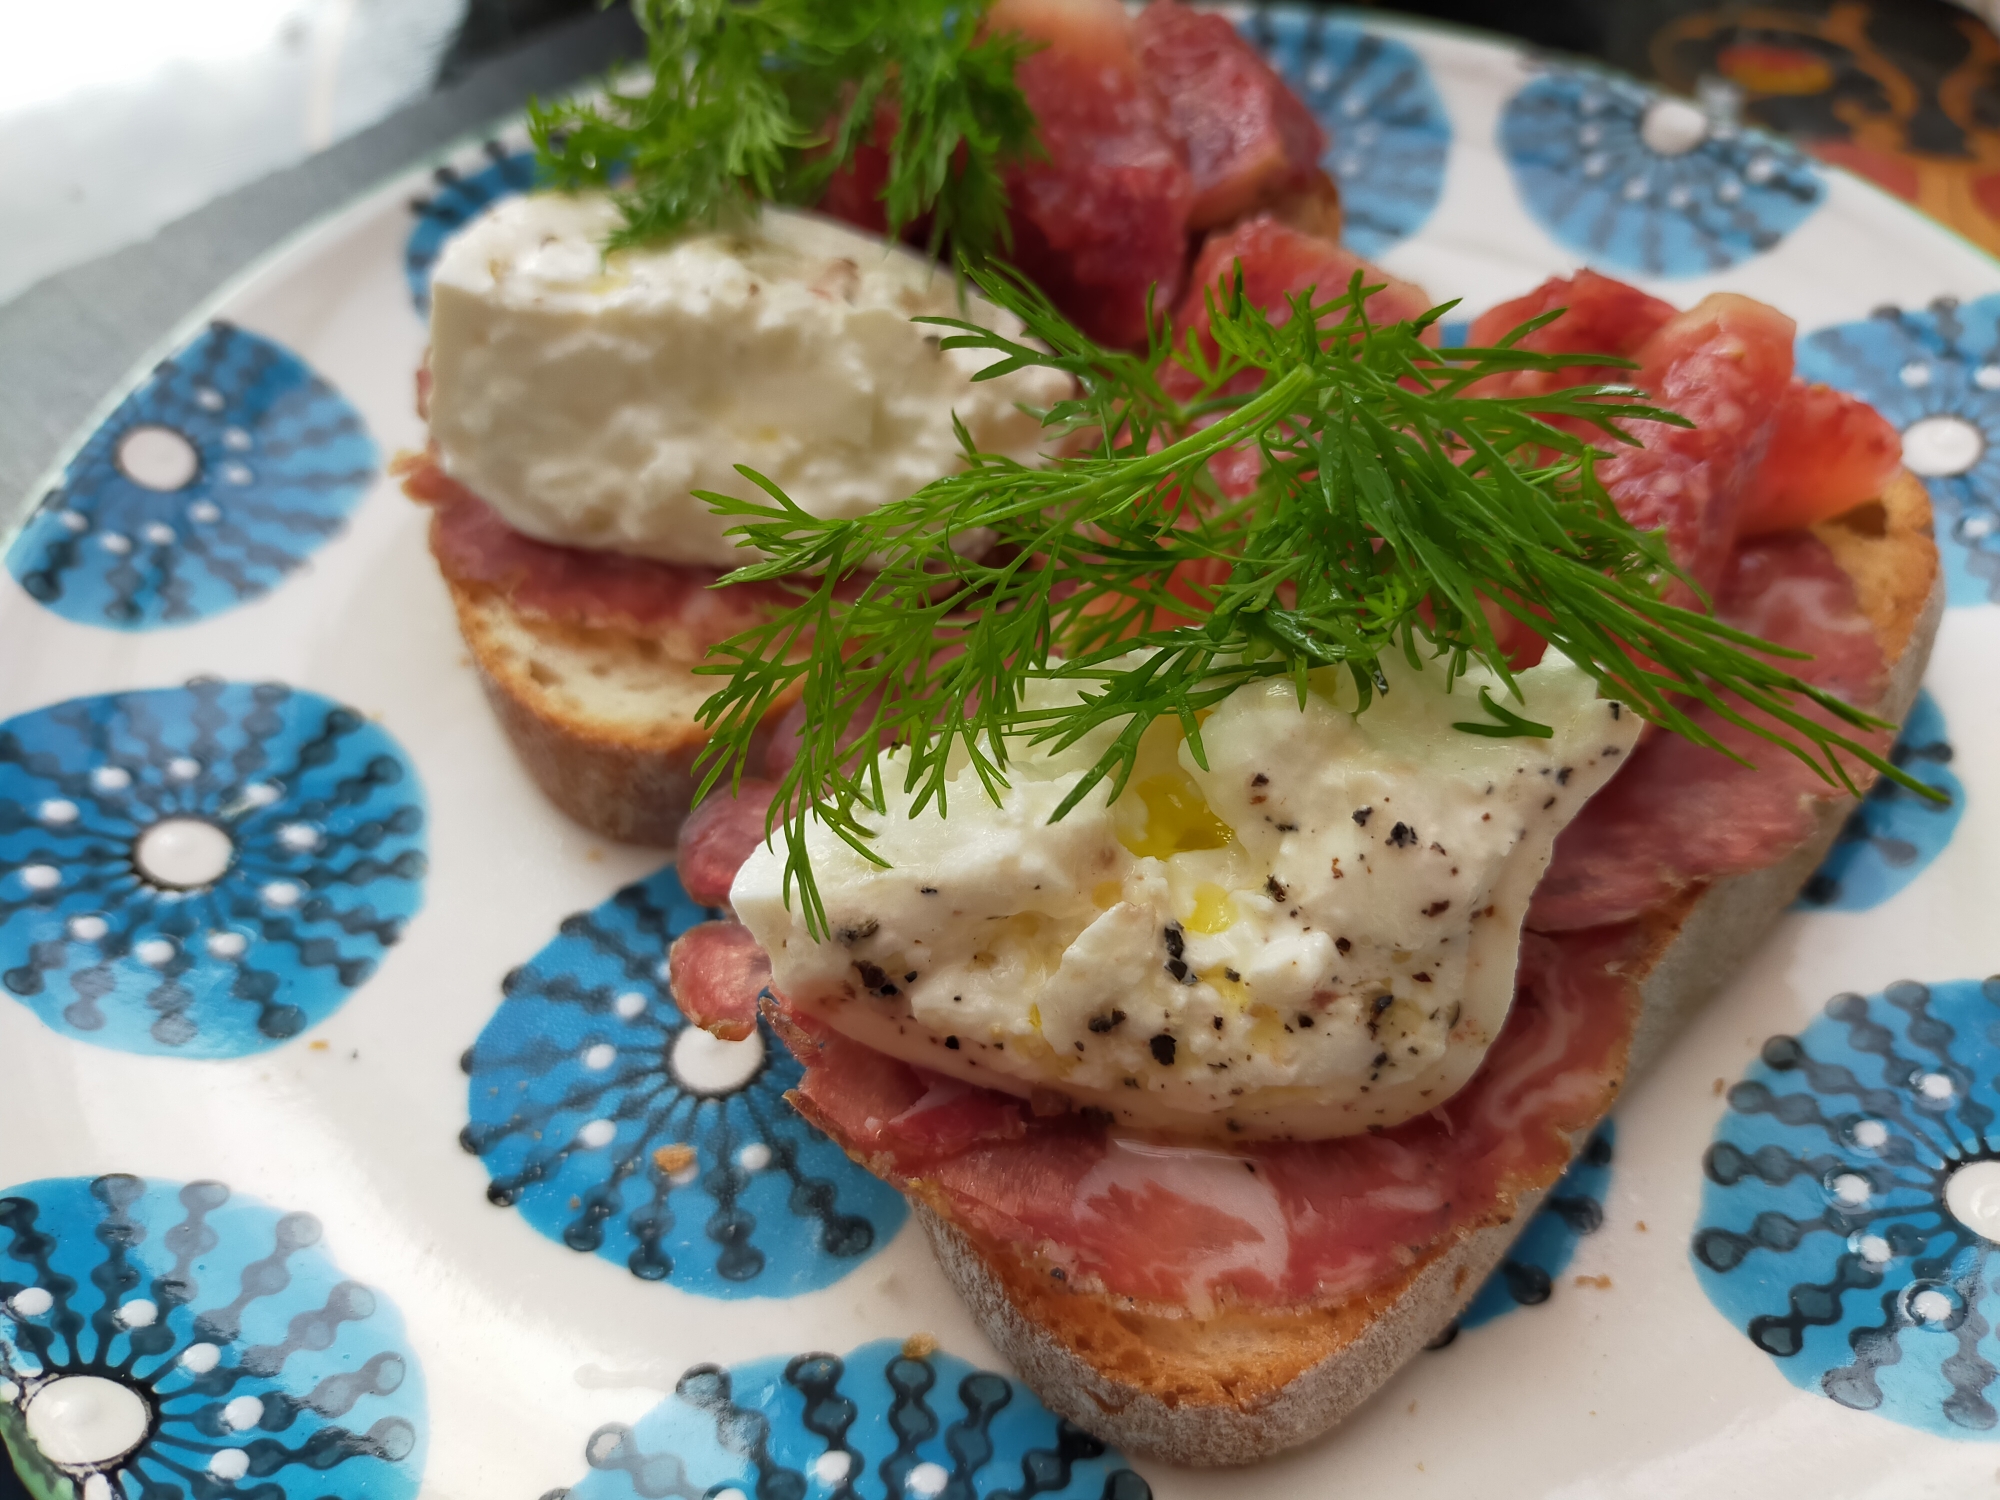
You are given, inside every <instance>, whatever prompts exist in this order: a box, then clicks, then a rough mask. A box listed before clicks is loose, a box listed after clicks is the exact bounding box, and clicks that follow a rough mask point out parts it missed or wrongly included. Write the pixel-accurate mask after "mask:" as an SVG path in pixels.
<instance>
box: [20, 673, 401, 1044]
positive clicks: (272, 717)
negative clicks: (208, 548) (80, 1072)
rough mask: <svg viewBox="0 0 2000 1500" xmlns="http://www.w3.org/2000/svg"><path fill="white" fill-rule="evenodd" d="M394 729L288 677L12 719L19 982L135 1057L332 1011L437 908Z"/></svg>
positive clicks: (289, 1027) (60, 1027)
mask: <svg viewBox="0 0 2000 1500" xmlns="http://www.w3.org/2000/svg"><path fill="white" fill-rule="evenodd" d="M423 827H424V799H423V791H422V788H421V787H420V786H419V784H418V782H417V775H416V772H415V770H414V769H413V768H412V767H411V765H410V763H409V761H408V759H407V758H406V757H405V756H404V755H403V753H402V752H401V750H399V749H398V748H397V746H396V744H395V742H394V741H393V740H391V739H390V738H389V736H388V735H387V734H385V733H384V732H383V731H382V730H380V729H378V728H376V727H375V726H374V725H372V724H370V723H369V722H368V721H367V720H366V719H364V718H362V716H361V715H360V714H358V713H356V712H355V711H354V710H353V709H351V708H343V707H342V706H341V705H339V704H337V703H332V702H329V701H328V700H327V699H325V698H322V697H320V696H318V695H317V694H315V693H307V692H301V691H299V690H297V689H295V688H289V687H286V686H284V685H283V684H281V683H258V684H250V683H225V682H218V681H216V680H214V679H213V678H197V679H196V680H195V681H193V682H190V683H189V684H188V685H187V686H186V687H181V688H156V689H151V690H148V691H144V692H133V693H110V694H106V695H103V696H100V697H93V698H72V699H70V700H69V701H68V702H65V703H58V704H56V705H54V706H53V707H49V708H41V709H36V710H35V711H33V712H32V713H26V714H22V715H20V716H18V717H16V718H13V719H9V720H8V721H6V722H5V723H4V724H0V989H4V991H5V992H6V993H7V994H9V995H12V996H13V997H14V998H16V999H18V1000H20V1001H21V1002H22V1003H23V1004H25V1005H27V1006H28V1007H29V1008H30V1009H32V1010H33V1011H34V1012H35V1014H36V1015H38V1016H39V1017H41V1019H42V1020H43V1021H44V1022H46V1023H47V1024H48V1025H49V1026H51V1027H53V1028H54V1029H55V1030H57V1031H59V1032H62V1033H63V1034H64V1035H66V1036H71V1037H75V1038H77V1039H79V1040H82V1041H88V1042H94V1043H96V1044H97V1045H98V1046H102V1047H114V1048H117V1049H118V1050H119V1051H123V1052H151V1053H160V1054H168V1055H174V1056H180V1057H240V1056H242V1055H244V1054H246V1053H251V1052H258V1051H261V1050H263V1049H265V1048H268V1047H274V1046H276V1045H278V1044H279V1043H281V1042H283V1041H286V1040H287V1039H289V1038H291V1037H294V1036H297V1035H298V1034H299V1033H300V1032H301V1031H303V1030H304V1029H305V1028H306V1027H308V1026H311V1025H313V1024H315V1023H317V1022H319V1021H321V1020H324V1019H325V1018H326V1017H327V1016H328V1015H330V1014H331V1013H332V1012H333V1011H334V1010H335V1009H337V1008H338V1007H339V1006H340V1005H341V1004H342V1003H343V1002H344V1001H345V1000H346V999H347V997H348V996H349V995H350V994H352V993H353V991H354V990H355V988H356V987H357V986H359V985H361V984H362V983H364V982H365V981H366V980H367V979H368V977H369V976H370V975H371V974H373V973H374V972H375V967H376V965H377V964H378V963H379V962H380V961H381V958H382V955H383V953H384V952H385V951H386V950H387V949H388V948H389V946H390V945H391V944H393V943H394V942H396V940H397V939H398V938H400V937H401V936H402V933H403V927H404V924H405V923H406V922H407V921H408V920H409V919H410V917H411V916H412V915H413V914H414V913H415V912H416V910H417V908H418V907H419V906H420V905H422V903H423V891H424V873H425V869H426V864H425V856H424V839H423Z"/></svg>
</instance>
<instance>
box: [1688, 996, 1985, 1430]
mask: <svg viewBox="0 0 2000 1500" xmlns="http://www.w3.org/2000/svg"><path fill="white" fill-rule="evenodd" d="M1996 1063H2000V977H1996V978H1993V979H1987V980H1984V981H1979V980H1962V981H1957V982H1954V983H1949V984H1940V985H1934V986H1927V985H1922V984H1916V983H1911V982H1908V981H1905V982H1902V983H1898V984H1892V985H1890V986H1889V988H1888V989H1887V990H1885V991H1884V992H1883V993H1882V994H1880V995H1875V996H1862V995H1855V994H1846V995H1837V996H1835V997H1834V998H1833V999H1832V1000H1831V1001H1829V1002H1828V1003H1827V1006H1826V1014H1825V1015H1824V1016H1823V1017H1822V1018H1820V1019H1818V1020H1815V1021H1814V1022H1813V1023H1812V1025H1810V1026H1809V1027H1807V1028H1806V1029H1805V1031H1804V1032H1803V1033H1801V1034H1800V1035H1798V1036H1795V1037H1794V1036H1777V1037H1773V1038H1771V1040H1770V1041H1768V1042H1766V1043H1765V1044H1764V1048H1763V1053H1762V1056H1761V1058H1760V1060H1759V1061H1758V1062H1757V1063H1756V1064H1755V1065H1754V1066H1753V1067H1751V1068H1750V1070H1749V1071H1748V1072H1747V1073H1746V1074H1745V1076H1744V1078H1743V1080H1742V1081H1741V1082H1740V1083H1738V1084H1737V1085H1736V1086H1735V1087H1734V1088H1732V1089H1731V1090H1730V1091H1729V1096H1728V1097H1729V1111H1728V1113H1727V1114H1726V1115H1724V1117H1723V1118H1722V1120H1721V1122H1720V1123H1719V1124H1718V1125H1717V1127H1716V1132H1715V1141H1714V1143H1713V1144H1712V1145H1711V1146H1710V1147H1709V1149H1708V1153H1707V1155H1706V1157H1705V1158H1704V1159H1703V1167H1704V1169H1705V1171H1706V1175H1707V1179H1708V1180H1707V1183H1706V1185H1705V1186H1704V1187H1703V1190H1702V1201H1701V1218H1700V1224H1701V1227H1700V1228H1699V1229H1698V1230H1696V1232H1695V1235H1694V1240H1693V1246H1692V1249H1693V1256H1694V1265H1695V1272H1696V1275H1697V1276H1698V1278H1699V1279H1700V1282H1701V1285H1702V1289H1703V1290H1704V1291H1705V1292H1707V1294H1708V1296H1709V1299H1710V1300H1711V1301H1712V1302H1714V1304H1715V1306H1716V1307H1717V1309H1718V1310H1719V1311H1721V1312H1722V1314H1723V1315H1724V1316H1725V1317H1727V1318H1728V1319H1729V1320H1730V1321H1731V1322H1732V1323H1735V1324H1736V1325H1737V1326H1739V1327H1741V1328H1742V1329H1743V1330H1744V1331H1745V1332H1746V1333H1747V1334H1748V1335H1749V1337H1750V1341H1751V1343H1753V1344H1754V1345H1756V1346H1757V1348H1759V1349H1761V1350H1762V1351H1763V1352H1764V1353H1766V1354H1768V1355H1770V1356H1771V1357H1772V1358H1773V1359H1774V1360H1776V1361H1777V1363H1778V1368H1779V1369H1780V1370H1782V1371H1783V1372H1784V1374H1785V1376H1786V1378H1788V1379H1789V1380H1790V1381H1791V1382H1792V1383H1793V1384H1794V1385H1797V1386H1800V1387H1802V1388H1803V1389H1806V1390H1809V1391H1818V1392H1820V1393H1821V1394H1823V1395H1826V1396H1828V1397H1829V1398H1831V1399H1832V1400H1834V1401H1837V1402H1839V1403H1840V1404H1841V1405H1843V1406H1847V1407H1852V1408H1854V1409H1856V1410H1858V1411H1872V1412H1879V1413H1881V1414H1882V1415H1883V1416H1886V1417H1888V1418H1890V1419H1892V1420H1894V1421H1897V1422H1901V1423H1904V1424H1906V1425H1908V1426H1911V1427H1918V1428H1922V1429H1924V1430H1926V1431H1930V1432H1934V1433H1938V1434H1941V1435H1945V1436H1950V1437H1981V1438H1986V1439H1989V1440H1990V1439H1993V1438H2000V1411H1996V1409H1995V1406H1994V1400H1993V1398H1994V1396H1995V1395H1996V1391H1995V1386H1994V1382H1995V1380H1996V1378H2000V1366H1996V1365H1995V1363H1994V1361H1995V1359H1996V1358H2000V1342H1996V1341H1995V1338H1994V1332H1993V1328H1994V1318H1995V1317H1996V1315H2000V1293H1996V1290H1995V1287H1994V1280H1993V1273H1994V1272H1995V1271H1996V1270H2000V1262H1996V1260H1995V1256H1994V1252H1995V1250H1996V1249H2000V1245H1996V1243H1995V1239H1994V1238H1992V1236H1996V1235H2000V1133H1996V1132H1995V1130H1994V1122H1995V1120H1996V1118H2000V1115H1996V1109H1997V1108H2000V1080H1996V1077H1995V1073H1996V1068H1995V1064H1996Z"/></svg>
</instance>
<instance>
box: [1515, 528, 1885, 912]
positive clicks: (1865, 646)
mask: <svg viewBox="0 0 2000 1500" xmlns="http://www.w3.org/2000/svg"><path fill="white" fill-rule="evenodd" d="M1716 608H1717V613H1718V614H1719V616H1720V617H1721V618H1722V619H1723V620H1725V621H1727V622H1728V623H1729V624H1731V625H1735V626H1737V627H1738V628H1740V629H1743V630H1747V631H1750V632H1752V633H1753V634H1756V635H1760V636H1762V637H1764V638H1765V639H1767V640H1771V641H1775V642H1776V643H1777V644H1779V645H1782V646H1792V647H1795V648H1797V649H1799V650H1801V651H1807V652H1811V653H1812V656H1811V659H1810V660H1807V661H1803V662H1794V663H1788V664H1787V665H1788V666H1789V667H1790V669H1791V670H1792V671H1794V672H1796V673H1797V674H1798V675H1799V676H1801V677H1803V678H1805V679H1806V680H1807V681H1809V682H1812V683H1814V684H1815V685H1816V686H1819V687H1824V688H1827V689H1829V690H1831V691H1833V692H1835V693H1837V694H1839V695H1840V696H1841V697H1842V698H1845V699H1847V700H1849V701H1852V702H1856V703H1869V702H1873V701H1875V699H1876V697H1877V696H1878V694H1879V693H1880V691H1881V685H1882V680H1883V673H1884V671H1885V664H1884V662H1883V660H1882V653H1881V648H1880V646H1879V645H1878V644H1877V642H1876V638H1875V633H1874V630H1873V629H1872V628H1871V626H1870V625H1869V622H1868V619H1867V617H1866V616H1865V615H1864V614H1863V613H1862V612H1861V608H1860V604H1859V602H1858V601H1857V599H1856V598H1855V593H1854V583H1853V580H1852V579H1850V578H1849V577H1848V575H1847V574H1846V573H1845V572H1844V571H1843V570H1842V569H1841V568H1840V566H1839V564H1838V563H1837V562H1836V561H1835V560H1834V557H1833V554H1832V553H1831V552H1830V551H1829V550H1828V549H1827V547H1826V545H1825V544H1824V543H1823V542H1821V541H1820V540H1819V539H1818V538H1817V537H1815V536H1814V535H1813V534H1812V533H1811V532H1806V531H1790V532H1783V533H1780V534H1778V535H1776V536H1771V537H1766V538H1763V539H1761V540H1758V541H1753V542H1748V543H1745V544H1744V545H1743V546H1741V547H1740V548H1738V550H1737V552H1736V554H1735V555H1734V557H1733V558H1732V559H1731V561H1730V571H1729V574H1728V576H1727V577H1726V578H1725V580H1724V583H1723V587H1722V589H1721V591H1720V593H1719V594H1718V596H1717V600H1716ZM1811 711H1812V712H1813V713H1814V714H1815V716H1818V717H1830V716H1826V715H1824V714H1823V713H1822V712H1821V711H1820V710H1817V709H1813V710H1811ZM1692 712H1693V717H1694V718H1695V720H1696V722H1698V723H1699V724H1701V726H1702V727H1703V728H1705V729H1707V730H1708V731H1709V732H1710V733H1711V734H1713V735H1715V736H1716V738H1717V739H1719V740H1720V741H1721V742H1722V743H1723V744H1724V745H1727V746H1728V747H1729V748H1730V749H1731V750H1733V751H1735V752H1736V753H1737V754H1738V755H1741V756H1742V757H1743V758H1744V759H1745V760H1748V761H1750V762H1751V763H1752V765H1754V769H1753V768H1752V765H1743V764H1740V763H1739V762H1737V761H1734V760H1731V759H1730V758H1729V757H1728V756H1726V755H1723V754H1721V753H1719V752H1717V751H1714V750H1706V749H1703V748H1702V747H1701V746H1699V745H1696V744H1694V743H1692V742H1691V741H1689V740H1686V739H1683V738H1682V737H1681V736H1679V735H1673V734H1653V735H1650V736H1649V737H1648V738H1647V739H1646V740H1645V741H1644V742H1643V743H1642V744H1641V745H1640V747H1639V749H1638V750H1637V751H1636V752H1635V753H1634V754H1633V756H1632V758H1631V760H1630V761H1629V762H1628V763H1627V765H1626V766H1625V768H1624V769H1623V770H1622V771H1620V772H1619V773H1618V775H1617V776H1616V777H1614V778H1613V779H1612V781H1611V783H1610V785H1608V786H1606V787H1605V788H1604V790H1603V791H1601V792H1599V793H1598V794H1597V796H1596V797H1594V798H1593V799H1591V801H1590V802H1588V803H1586V804H1585V806H1584V809H1583V811H1582V813H1580V814H1579V815H1578V816H1577V819H1576V821H1575V822H1573V823H1571V824H1570V826H1569V827H1568V828H1566V829H1564V830H1563V832H1562V834H1561V835H1560V836H1559V837H1558V838H1557V839H1556V851H1555V857H1554V859H1553V860H1551V861H1550V864H1549V868H1548V872H1547V873H1546V874H1545V875H1543V877H1542V883H1541V884H1540V885H1539V886H1537V887H1536V889H1535V896H1534V900H1533V902H1532V903H1531V904H1530V906H1529V908H1528V925H1529V927H1531V928H1533V929H1536V930H1538V931H1543V932H1561V931H1569V930H1574V929H1577V928H1584V927H1595V926H1599V925H1601V924H1603V923H1608V922H1621V921H1626V920H1628V919H1630V918H1632V917H1634V916H1637V915H1638V914H1639V913H1641V912H1644V911H1647V910H1650V909H1651V908H1653V907H1656V906H1658V905H1660V904H1661V903H1662V902H1665V901H1667V900H1670V899H1671V898H1672V897H1673V896H1674V895H1675V894H1677V893H1678V892H1680V891H1682V890H1684V889H1686V888H1688V887H1689V886H1692V885H1694V884H1696V883H1698V882H1703V881H1709V880H1714V879H1718V878H1720V877H1723V876H1727V875H1736V874H1742V873H1745V872H1747V871H1750V870H1757V869H1761V868H1763V867H1764V866H1766V865H1769V864H1771V863H1773V862H1774V861H1775V860H1777V859H1780V858H1782V857H1783V856H1784V855H1785V854H1787V853H1789V852H1790V851H1791V850H1793V849H1795V848H1797V847H1798V846H1799V845H1800V844H1802V843H1803V842H1805V840H1806V839H1807V838H1808V837H1810V836H1811V834H1812V832H1813V829H1814V826H1815V823H1816V818H1817V812H1818V808H1819V806H1820V804H1822V803H1824V802H1825V801H1826V800H1827V799H1829V798H1834V797H1844V796H1846V795H1847V794H1846V791H1845V789H1844V788H1842V787H1839V786H1837V785H1834V784H1831V783H1829V782H1827V781H1825V780H1823V779H1821V778H1820V777H1819V776H1818V775H1817V774H1816V773H1815V772H1814V771H1813V770H1812V769H1811V768H1810V767H1808V766H1806V765H1804V764H1803V763H1802V762H1800V761H1799V760H1798V758H1797V757H1795V756H1793V755H1790V754H1788V753H1787V752H1785V751H1784V750H1781V749H1779V748H1778V747H1777V746H1775V745H1772V744H1770V743H1768V742H1767V741H1764V740H1761V739H1759V738H1757V737H1756V736H1755V735H1753V734H1751V733H1750V732H1749V731H1748V730H1745V729H1741V728H1739V727H1737V726H1736V725H1733V724H1730V723H1728V722H1726V721H1725V720H1723V719H1722V718H1721V716H1720V715H1718V714H1717V713H1716V712H1715V711H1714V710H1712V709H1709V708H1706V707H1697V708H1695V709H1694V710H1693V711H1692ZM1855 737H1856V738H1858V739H1860V740H1861V741H1862V742H1863V743H1866V744H1869V745H1870V746H1871V747H1872V748H1874V749H1875V750H1877V751H1882V750H1886V749H1887V748H1888V744H1889V736H1888V734H1887V733H1886V732H1877V733H1875V734H1872V735H1869V734H1858V733H1857V734H1856V736H1855ZM1857 769H1859V768H1857Z"/></svg>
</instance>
